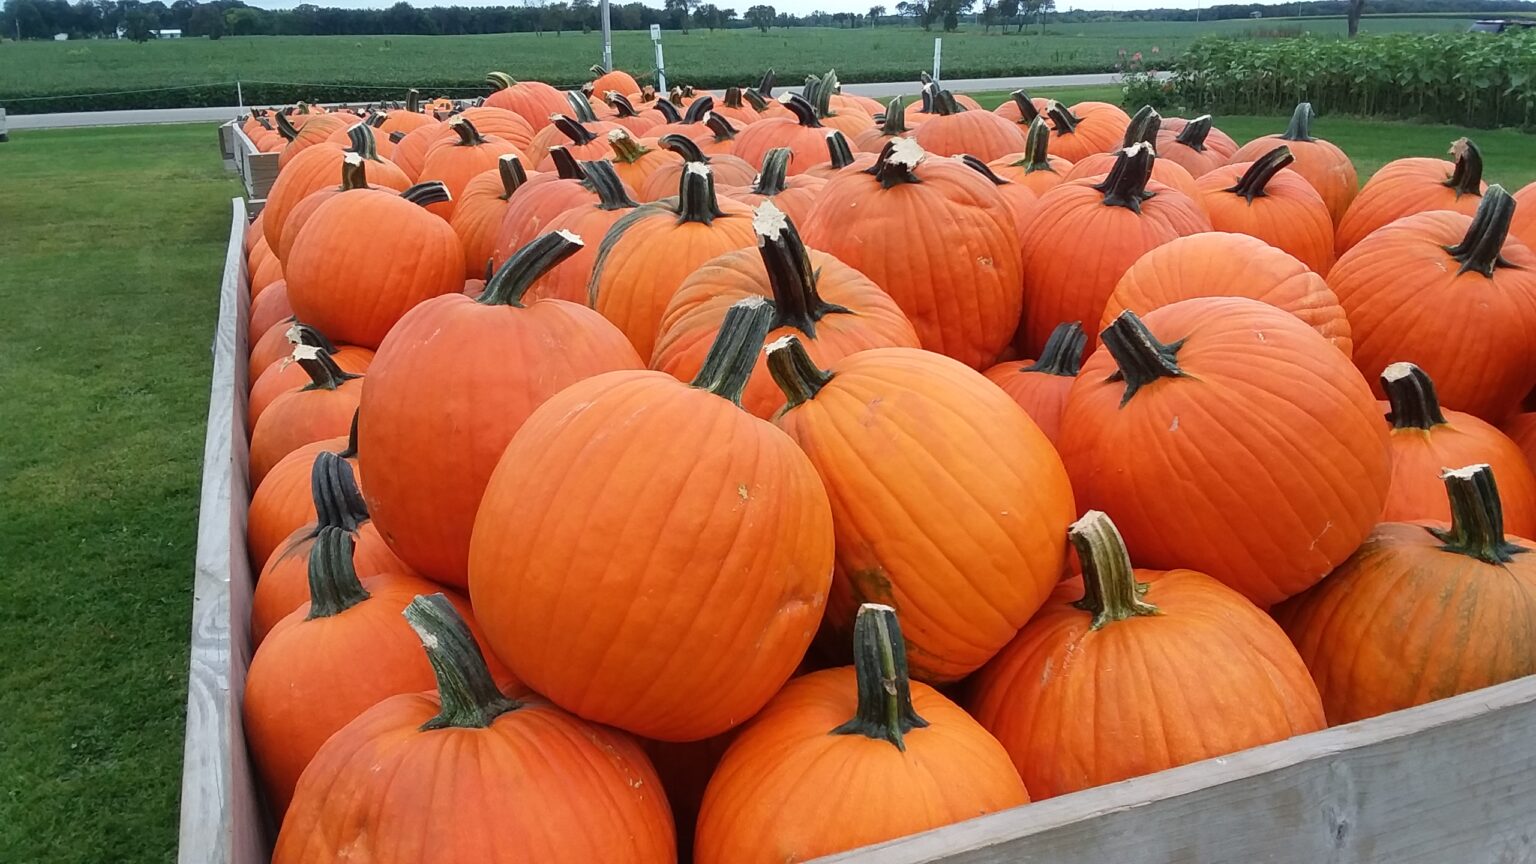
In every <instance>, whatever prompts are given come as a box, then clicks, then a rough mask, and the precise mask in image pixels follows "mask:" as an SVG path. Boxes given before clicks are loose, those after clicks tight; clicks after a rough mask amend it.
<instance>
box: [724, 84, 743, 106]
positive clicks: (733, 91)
mask: <svg viewBox="0 0 1536 864" xmlns="http://www.w3.org/2000/svg"><path fill="white" fill-rule="evenodd" d="M720 104H722V105H724V106H725V107H727V108H742V107H745V106H743V105H742V102H741V88H740V87H727V88H725V98H724V99H723V100H721V103H720Z"/></svg>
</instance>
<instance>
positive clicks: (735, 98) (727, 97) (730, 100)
mask: <svg viewBox="0 0 1536 864" xmlns="http://www.w3.org/2000/svg"><path fill="white" fill-rule="evenodd" d="M712 113H714V114H717V115H719V116H721V117H726V118H729V119H730V120H732V121H733V122H736V123H740V124H742V125H743V126H745V125H748V124H750V123H755V122H757V120H758V118H759V117H761V116H762V115H761V114H758V113H757V109H756V108H753V107H752V106H751V105H749V104H747V102H746V101H745V100H744V99H743V98H742V91H741V88H740V87H727V88H725V93H724V95H723V96H722V97H721V99H720V102H719V103H718V104H716V105H715V108H714V111H713V112H712Z"/></svg>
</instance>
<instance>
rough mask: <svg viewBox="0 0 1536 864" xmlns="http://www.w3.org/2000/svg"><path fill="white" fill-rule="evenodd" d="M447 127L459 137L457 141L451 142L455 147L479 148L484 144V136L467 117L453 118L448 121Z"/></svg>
mask: <svg viewBox="0 0 1536 864" xmlns="http://www.w3.org/2000/svg"><path fill="white" fill-rule="evenodd" d="M448 127H449V128H451V129H452V130H453V131H454V134H456V135H458V136H459V140H457V141H455V142H453V146H455V147H479V146H481V145H482V144H485V143H486V140H485V136H484V135H481V134H480V130H479V129H476V128H475V124H474V123H472V122H470V119H469V118H468V117H455V118H453V119H452V120H449V121H448Z"/></svg>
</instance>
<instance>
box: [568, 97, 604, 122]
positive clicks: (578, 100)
mask: <svg viewBox="0 0 1536 864" xmlns="http://www.w3.org/2000/svg"><path fill="white" fill-rule="evenodd" d="M565 104H567V105H569V106H571V116H572V117H574V118H576V120H577V121H578V122H581V123H596V122H597V114H596V113H594V112H593V111H592V103H591V102H588V101H587V97H586V96H585V95H584V94H583V93H581V91H579V90H567V91H565Z"/></svg>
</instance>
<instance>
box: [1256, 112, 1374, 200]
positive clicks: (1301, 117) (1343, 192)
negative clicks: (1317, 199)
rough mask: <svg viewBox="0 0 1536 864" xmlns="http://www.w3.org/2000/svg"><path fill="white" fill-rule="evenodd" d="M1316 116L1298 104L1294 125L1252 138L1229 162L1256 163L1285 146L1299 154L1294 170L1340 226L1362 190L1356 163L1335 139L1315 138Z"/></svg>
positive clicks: (1294, 115)
mask: <svg viewBox="0 0 1536 864" xmlns="http://www.w3.org/2000/svg"><path fill="white" fill-rule="evenodd" d="M1315 116H1317V112H1315V111H1313V110H1312V103H1310V102H1301V103H1299V104H1297V106H1296V110H1295V112H1293V113H1292V114H1291V125H1290V126H1289V127H1288V128H1287V129H1286V130H1285V131H1284V132H1282V133H1280V134H1279V135H1265V136H1264V137H1262V138H1255V139H1254V140H1252V141H1249V142H1248V143H1247V144H1244V145H1243V146H1242V147H1239V148H1238V150H1237V152H1236V153H1234V154H1232V158H1230V159H1228V160H1227V162H1228V163H1235V162H1254V161H1257V160H1258V159H1259V157H1261V156H1263V155H1264V154H1266V153H1268V152H1270V151H1271V150H1273V149H1275V147H1277V146H1279V145H1282V144H1283V145H1285V146H1286V147H1287V148H1289V149H1290V151H1291V153H1292V154H1293V155H1294V156H1295V157H1296V162H1295V163H1294V164H1293V165H1291V170H1293V171H1295V172H1296V173H1297V174H1300V175H1301V176H1303V177H1305V178H1307V182H1308V183H1311V184H1312V188H1314V189H1316V190H1317V194H1319V195H1321V196H1322V197H1323V201H1324V203H1326V204H1327V205H1328V214H1329V215H1330V216H1332V217H1333V222H1334V224H1335V225H1337V224H1339V221H1340V220H1342V219H1343V218H1344V213H1345V211H1347V210H1348V209H1349V204H1350V202H1351V201H1353V200H1355V195H1356V193H1358V192H1359V191H1360V179H1359V177H1358V176H1356V174H1355V164H1354V163H1353V162H1351V161H1349V156H1348V155H1347V154H1346V153H1345V152H1344V151H1343V150H1340V149H1339V148H1338V146H1336V145H1335V144H1333V143H1332V142H1329V141H1325V140H1323V139H1322V138H1314V137H1312V118H1313V117H1315Z"/></svg>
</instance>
